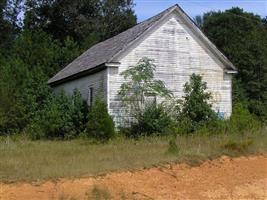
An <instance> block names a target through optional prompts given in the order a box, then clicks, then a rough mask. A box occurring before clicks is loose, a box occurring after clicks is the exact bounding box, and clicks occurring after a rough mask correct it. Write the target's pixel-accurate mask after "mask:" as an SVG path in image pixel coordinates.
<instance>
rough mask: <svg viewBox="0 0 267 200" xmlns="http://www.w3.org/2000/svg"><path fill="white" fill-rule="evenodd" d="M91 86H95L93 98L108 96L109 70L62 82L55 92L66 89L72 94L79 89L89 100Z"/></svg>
mask: <svg viewBox="0 0 267 200" xmlns="http://www.w3.org/2000/svg"><path fill="white" fill-rule="evenodd" d="M89 88H93V98H94V97H96V96H100V97H104V99H105V100H106V98H107V92H106V91H107V70H106V69H105V70H102V71H100V72H97V73H94V74H91V75H87V76H85V77H81V78H78V79H75V80H72V81H68V82H65V83H62V84H60V85H58V86H56V87H54V92H55V93H60V92H61V91H64V92H65V93H66V94H67V95H72V94H73V91H74V90H75V89H77V90H79V92H80V93H81V95H82V98H83V99H84V100H85V101H88V96H89Z"/></svg>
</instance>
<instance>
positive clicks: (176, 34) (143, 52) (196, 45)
mask: <svg viewBox="0 0 267 200" xmlns="http://www.w3.org/2000/svg"><path fill="white" fill-rule="evenodd" d="M142 57H148V58H150V59H153V60H154V63H155V64H156V66H157V69H156V73H155V77H156V78H157V79H161V80H163V81H164V82H165V84H166V85H167V87H168V88H169V89H171V90H172V91H173V93H174V95H175V96H176V97H177V98H181V97H182V96H183V85H184V84H185V82H187V81H188V80H189V76H190V75H191V74H192V73H196V74H201V75H202V76H203V79H204V81H206V82H207V85H208V89H209V90H210V91H211V92H212V93H213V95H214V101H215V102H214V109H215V110H219V111H220V112H224V113H225V114H226V116H230V114H231V108H232V105H231V75H227V74H225V73H224V71H223V65H222V63H220V62H219V61H218V60H217V59H215V58H214V56H211V54H210V53H209V52H208V51H207V50H206V49H205V48H204V46H203V44H201V42H200V41H198V39H197V38H196V37H195V36H194V35H193V34H192V33H191V32H190V30H188V28H187V27H186V26H185V25H184V24H183V23H182V22H181V21H179V20H178V19H177V18H176V16H175V15H172V16H170V17H169V19H166V21H165V22H163V24H162V25H161V26H160V27H159V28H157V29H156V30H155V31H154V32H152V33H151V34H150V35H149V36H148V37H147V38H145V39H144V40H143V41H141V42H140V43H139V44H138V46H136V47H135V48H134V49H131V51H130V52H127V53H125V56H124V57H122V58H121V59H120V60H119V62H120V63H121V65H120V67H119V68H118V69H117V71H113V70H115V69H110V70H109V88H108V94H109V112H110V114H111V115H112V116H113V117H114V120H115V122H116V123H117V125H120V123H121V120H122V119H121V118H122V117H123V116H125V117H127V114H123V108H122V107H121V102H120V101H119V98H118V91H119V89H120V86H121V84H122V83H123V81H124V80H123V77H122V76H120V73H121V72H123V71H124V70H126V69H127V68H128V67H129V66H134V65H135V64H136V63H137V62H138V61H139V60H140V59H141V58H142Z"/></svg>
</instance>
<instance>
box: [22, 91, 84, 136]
mask: <svg viewBox="0 0 267 200" xmlns="http://www.w3.org/2000/svg"><path fill="white" fill-rule="evenodd" d="M86 115H87V109H86V105H85V103H84V102H83V100H82V98H81V95H80V93H79V92H78V91H77V90H76V91H75V92H74V95H73V96H71V97H68V96H66V95H65V94H63V93H62V94H61V95H59V96H52V97H51V98H50V99H49V100H48V101H47V102H46V103H45V106H44V109H42V110H40V111H39V113H38V114H37V116H36V117H35V119H34V120H33V122H32V123H31V124H30V125H29V126H28V127H27V129H26V131H27V132H28V133H29V134H30V136H31V138H32V139H41V138H46V139H55V138H57V139H72V138H75V137H77V136H78V135H79V134H80V133H81V132H82V131H83V130H84V129H85V124H86Z"/></svg>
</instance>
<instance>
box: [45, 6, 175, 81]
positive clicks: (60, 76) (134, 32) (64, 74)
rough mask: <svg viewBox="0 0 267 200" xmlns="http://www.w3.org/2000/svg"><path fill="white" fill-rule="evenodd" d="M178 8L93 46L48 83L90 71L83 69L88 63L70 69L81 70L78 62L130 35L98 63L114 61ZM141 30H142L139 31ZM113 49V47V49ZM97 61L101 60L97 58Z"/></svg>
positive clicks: (164, 12)
mask: <svg viewBox="0 0 267 200" xmlns="http://www.w3.org/2000/svg"><path fill="white" fill-rule="evenodd" d="M176 7H177V4H175V5H173V6H171V7H169V8H167V9H165V10H163V11H162V12H160V13H159V14H157V15H155V16H153V17H150V18H148V19H146V20H144V21H142V22H140V23H138V24H136V25H135V26H133V27H131V28H129V29H127V30H125V31H123V32H121V33H119V34H118V35H115V36H113V37H111V38H108V39H106V40H104V41H102V42H99V43H97V44H95V45H93V46H91V47H90V48H89V49H87V50H86V51H85V52H84V53H82V54H81V55H79V56H78V57H77V58H76V59H75V60H74V61H72V62H71V63H70V64H69V65H67V66H66V67H65V68H63V69H62V70H60V71H59V72H58V73H57V74H56V75H55V76H54V77H52V78H51V79H50V80H49V81H48V83H53V82H57V81H60V80H61V79H65V78H67V77H69V76H73V75H75V74H77V73H80V72H82V71H85V70H88V68H86V69H85V67H83V66H82V65H87V64H86V63H84V64H82V63H80V65H81V66H80V68H81V69H77V71H76V72H71V70H70V69H72V68H79V67H78V66H77V67H76V66H73V65H78V64H77V62H78V60H81V59H84V58H89V57H90V56H91V57H92V56H95V55H91V51H94V50H96V51H98V48H100V47H102V46H105V45H107V44H109V43H112V44H113V43H114V44H116V42H117V41H116V40H117V39H120V38H121V37H124V36H125V35H126V34H127V33H129V35H130V36H132V37H129V39H125V38H124V40H127V42H125V43H122V44H120V45H119V47H118V48H117V49H116V50H114V51H112V55H109V57H108V56H106V58H107V59H104V58H103V59H100V61H101V62H102V63H97V65H100V64H103V63H105V62H107V61H108V60H110V59H112V58H113V57H114V56H115V55H117V53H119V52H121V50H123V49H125V48H126V47H127V46H128V44H129V43H131V42H132V41H134V40H135V39H136V38H138V37H139V36H140V35H142V34H143V33H144V32H145V31H146V30H147V29H148V28H149V27H151V26H152V25H153V24H154V23H156V22H157V21H158V20H160V19H161V18H162V17H164V16H165V15H166V14H168V13H169V12H171V11H172V10H173V9H175V8H176ZM139 29H140V30H139ZM111 48H112V47H111ZM96 59H99V58H96ZM94 61H95V59H93V58H92V59H91V62H94ZM90 68H91V67H90Z"/></svg>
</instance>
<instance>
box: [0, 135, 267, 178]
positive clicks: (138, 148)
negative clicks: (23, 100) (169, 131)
mask: <svg viewBox="0 0 267 200" xmlns="http://www.w3.org/2000/svg"><path fill="white" fill-rule="evenodd" d="M170 139H171V138H168V137H154V138H142V139H140V140H138V141H136V140H129V139H128V140H126V139H116V140H114V141H111V142H109V143H108V144H102V145H100V144H92V143H91V142H90V141H85V140H73V141H29V140H27V139H22V138H17V137H15V138H10V137H8V138H7V137H3V138H0V181H18V180H24V181H36V180H45V179H56V178H61V177H68V178H70V177H82V176H90V175H97V174H102V173H106V172H108V171H113V170H128V169H138V168H147V167H151V166H155V165H160V164H163V163H167V162H187V163H191V164H194V163H199V162H201V161H204V160H206V159H211V158H215V157H218V156H220V155H223V154H224V155H229V156H238V155H247V154H258V153H266V152H267V134H266V130H264V131H261V132H257V133H248V134H246V135H216V136H215V135H214V136H203V135H202V136H199V135H195V136H187V137H186V136H178V137H177V139H176V144H177V147H178V152H177V153H175V154H174V153H168V149H169V141H170Z"/></svg>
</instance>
